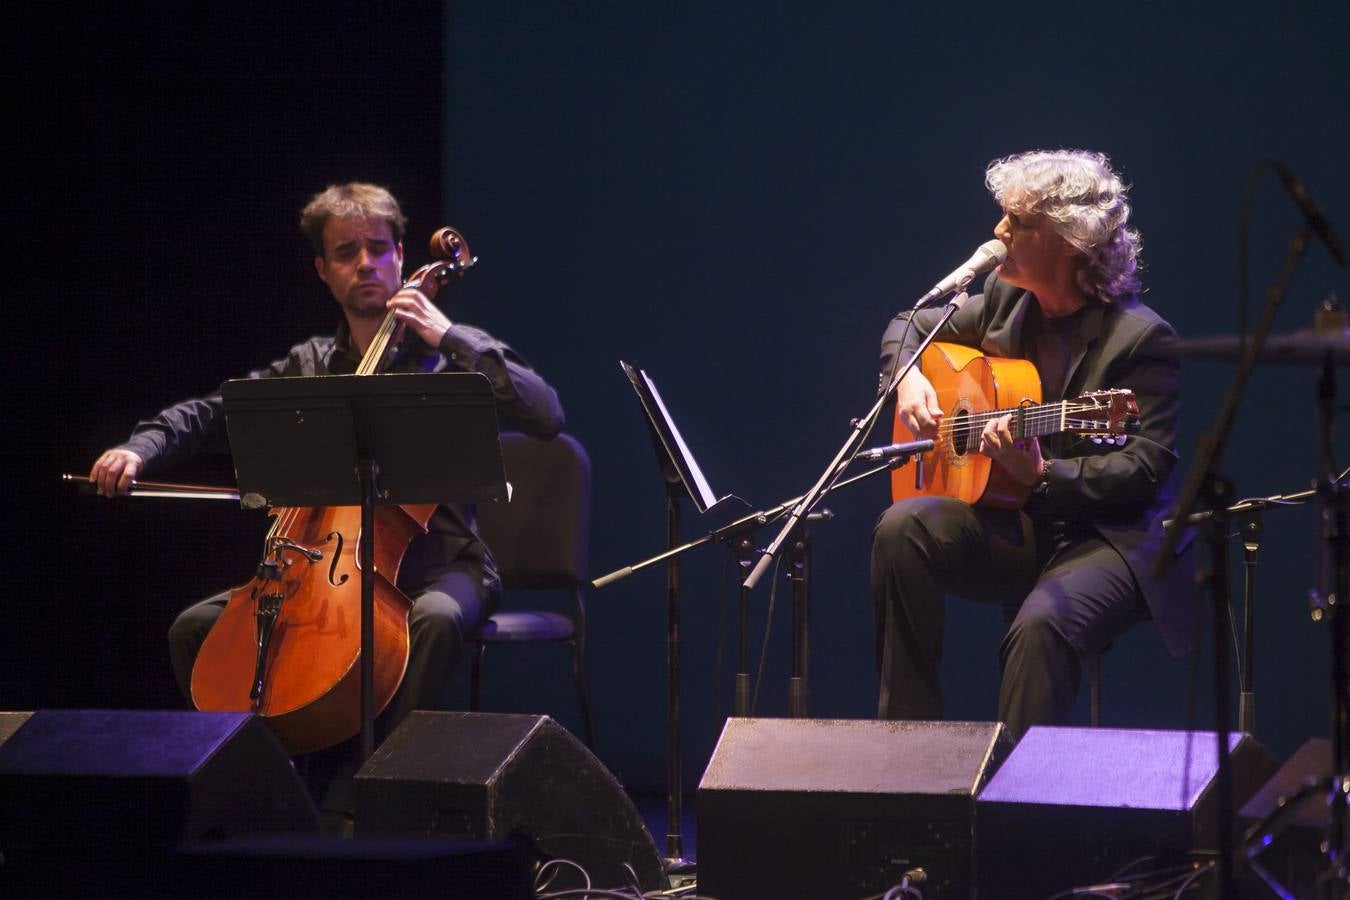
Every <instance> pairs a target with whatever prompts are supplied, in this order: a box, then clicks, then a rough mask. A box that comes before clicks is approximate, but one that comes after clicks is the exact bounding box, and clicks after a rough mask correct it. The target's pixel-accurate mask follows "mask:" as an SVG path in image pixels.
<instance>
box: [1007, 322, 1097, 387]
mask: <svg viewBox="0 0 1350 900" xmlns="http://www.w3.org/2000/svg"><path fill="white" fill-rule="evenodd" d="M1092 302H1096V301H1092ZM1086 312H1087V307H1086V306H1083V307H1080V308H1079V309H1077V310H1075V311H1074V312H1072V313H1070V314H1069V315H1067V316H1053V317H1052V316H1047V315H1046V314H1045V313H1044V312H1042V311H1041V308H1040V306H1039V304H1033V305H1032V306H1031V307H1030V308H1029V309H1028V310H1027V324H1026V330H1025V334H1024V341H1025V344H1026V347H1025V350H1026V354H1025V358H1026V359H1028V360H1030V361H1031V362H1032V363H1034V364H1035V365H1036V372H1037V373H1038V374H1039V375H1040V376H1041V400H1042V401H1043V402H1045V403H1054V402H1056V401H1059V400H1063V399H1064V388H1065V386H1066V385H1067V383H1068V380H1069V368H1070V366H1071V365H1072V363H1073V360H1074V359H1075V358H1076V356H1077V355H1078V353H1079V351H1081V349H1082V347H1083V336H1082V332H1083V317H1084V315H1085V314H1086Z"/></svg>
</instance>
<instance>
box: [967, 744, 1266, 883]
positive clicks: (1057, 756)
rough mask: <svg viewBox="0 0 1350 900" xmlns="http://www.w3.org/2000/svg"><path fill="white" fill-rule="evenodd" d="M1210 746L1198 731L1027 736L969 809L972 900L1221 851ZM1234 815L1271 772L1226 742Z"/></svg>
mask: <svg viewBox="0 0 1350 900" xmlns="http://www.w3.org/2000/svg"><path fill="white" fill-rule="evenodd" d="M1217 743H1218V738H1217V737H1216V735H1215V734H1214V733H1213V732H1205V731H1138V730H1127V729H1107V728H1046V727H1038V728H1032V729H1031V730H1030V731H1028V732H1027V733H1026V735H1025V736H1024V737H1023V738H1022V740H1021V741H1020V742H1019V743H1018V745H1017V747H1016V749H1014V750H1013V752H1012V754H1011V755H1010V756H1009V757H1008V760H1007V762H1005V763H1004V764H1003V766H1002V768H1000V769H999V770H998V772H997V773H996V774H995V775H994V777H993V778H992V779H990V781H989V784H988V786H986V787H985V789H984V790H983V791H981V792H980V795H979V797H978V798H977V800H976V804H975V840H976V844H977V846H978V848H979V849H978V852H977V854H976V856H977V861H978V867H977V868H978V885H977V887H978V892H979V893H978V895H979V896H980V897H981V898H985V897H997V898H999V900H1016V898H1037V900H1040V898H1043V897H1047V896H1049V895H1051V894H1054V893H1056V892H1059V891H1066V890H1068V889H1070V888H1073V887H1077V886H1082V885H1090V884H1098V883H1102V882H1105V881H1109V880H1110V879H1111V877H1112V875H1114V874H1115V873H1116V872H1117V871H1118V870H1119V869H1120V868H1121V867H1122V866H1125V865H1126V864H1128V863H1131V862H1133V861H1135V860H1137V859H1139V858H1141V857H1167V856H1174V855H1176V854H1181V853H1185V852H1187V851H1190V850H1215V849H1217V847H1218V831H1217V819H1216V816H1217V808H1218V804H1217V797H1216V785H1215V777H1216V775H1217V774H1218V752H1217V751H1218V747H1217ZM1229 747H1230V758H1231V760H1232V764H1233V793H1234V799H1233V802H1234V809H1237V808H1239V807H1240V806H1241V805H1242V803H1243V802H1244V801H1245V800H1246V799H1247V798H1248V797H1250V796H1251V795H1252V793H1253V792H1255V791H1256V789H1257V788H1258V787H1260V786H1261V785H1262V784H1264V783H1265V782H1266V780H1267V779H1268V778H1270V776H1271V775H1272V774H1273V773H1274V772H1275V759H1274V757H1272V756H1271V755H1270V754H1269V753H1268V752H1266V750H1265V749H1264V748H1263V747H1261V745H1260V744H1258V743H1257V742H1256V741H1255V740H1253V739H1252V738H1251V737H1250V736H1248V735H1245V734H1233V735H1230V739H1229Z"/></svg>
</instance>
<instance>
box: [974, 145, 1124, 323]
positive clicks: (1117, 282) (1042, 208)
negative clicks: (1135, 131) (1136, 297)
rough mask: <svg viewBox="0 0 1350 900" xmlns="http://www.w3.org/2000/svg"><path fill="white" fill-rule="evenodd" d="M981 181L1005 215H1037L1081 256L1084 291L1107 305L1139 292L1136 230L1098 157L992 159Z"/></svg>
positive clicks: (1074, 153) (1041, 153)
mask: <svg viewBox="0 0 1350 900" xmlns="http://www.w3.org/2000/svg"><path fill="white" fill-rule="evenodd" d="M984 183H985V185H987V186H988V188H989V192H990V193H992V194H993V195H994V199H995V200H997V201H998V202H999V204H1000V205H1001V206H1002V207H1003V208H1004V209H1006V210H1008V211H1009V212H1013V213H1017V214H1020V215H1028V214H1030V215H1036V214H1039V215H1043V216H1045V217H1046V218H1047V219H1049V220H1050V227H1051V228H1053V229H1054V231H1055V233H1056V234H1058V235H1059V236H1060V237H1062V238H1063V239H1064V240H1065V241H1067V242H1068V243H1069V244H1071V245H1072V246H1073V247H1074V248H1075V249H1076V250H1078V251H1079V252H1080V253H1082V254H1083V257H1084V258H1085V260H1086V263H1085V265H1084V266H1083V268H1082V269H1080V270H1079V272H1078V283H1079V287H1081V288H1082V289H1083V290H1084V291H1087V292H1088V293H1090V294H1095V295H1096V296H1098V297H1100V298H1101V299H1102V300H1105V301H1107V302H1108V303H1109V302H1111V301H1113V300H1120V299H1123V298H1125V297H1128V296H1130V295H1132V294H1137V293H1138V292H1139V286H1140V285H1139V278H1138V275H1137V272H1138V270H1139V252H1140V250H1141V245H1140V240H1139V232H1137V231H1135V230H1134V229H1133V228H1130V227H1129V226H1128V224H1127V223H1128V221H1129V218H1130V204H1129V202H1128V197H1127V192H1128V190H1129V189H1128V187H1127V186H1126V185H1125V183H1124V182H1123V181H1121V178H1120V176H1119V175H1118V174H1116V172H1115V171H1114V170H1113V169H1112V168H1111V161H1110V160H1109V159H1108V158H1107V157H1106V154H1104V153H1092V152H1089V151H1086V150H1033V151H1031V152H1029V153H1019V154H1017V155H1015V156H1009V157H1005V158H1004V159H996V160H994V161H993V162H992V163H990V164H989V168H988V169H987V170H986V171H985V175H984Z"/></svg>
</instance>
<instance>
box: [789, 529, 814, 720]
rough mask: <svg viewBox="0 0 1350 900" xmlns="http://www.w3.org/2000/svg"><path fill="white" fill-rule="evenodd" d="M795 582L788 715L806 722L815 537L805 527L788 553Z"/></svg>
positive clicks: (808, 696) (808, 692)
mask: <svg viewBox="0 0 1350 900" xmlns="http://www.w3.org/2000/svg"><path fill="white" fill-rule="evenodd" d="M788 579H789V580H790V581H791V582H792V670H791V671H792V674H791V676H790V677H789V678H788V716H789V718H793V719H805V718H806V717H807V715H808V713H807V707H808V706H809V705H810V700H811V694H810V656H811V652H810V647H811V644H810V642H811V534H810V531H809V529H807V528H806V527H805V526H803V527H802V529H801V531H800V532H799V533H798V535H797V537H796V539H795V540H793V542H792V544H791V545H790V549H789V550H788Z"/></svg>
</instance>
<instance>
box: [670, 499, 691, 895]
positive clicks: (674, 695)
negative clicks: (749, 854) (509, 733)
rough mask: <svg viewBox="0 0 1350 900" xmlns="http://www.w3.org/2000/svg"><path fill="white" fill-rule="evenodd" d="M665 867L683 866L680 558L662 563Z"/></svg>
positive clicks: (674, 515) (673, 521)
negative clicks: (665, 811)
mask: <svg viewBox="0 0 1350 900" xmlns="http://www.w3.org/2000/svg"><path fill="white" fill-rule="evenodd" d="M680 494H681V489H680V482H679V481H672V480H670V479H666V542H667V545H668V546H670V547H677V546H679V542H680ZM666 681H667V683H666V759H667V764H668V766H669V768H668V770H667V772H666V785H667V787H666V809H667V811H668V813H669V817H668V819H667V820H666V870H667V871H673V870H675V869H677V868H678V867H680V866H684V865H687V860H685V858H684V836H683V834H682V833H681V830H680V829H681V823H680V817H681V812H682V807H683V805H684V797H683V795H682V783H683V780H684V779H683V775H682V773H681V761H680V558H679V557H678V556H672V557H671V558H670V560H669V561H668V562H667V563H666Z"/></svg>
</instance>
